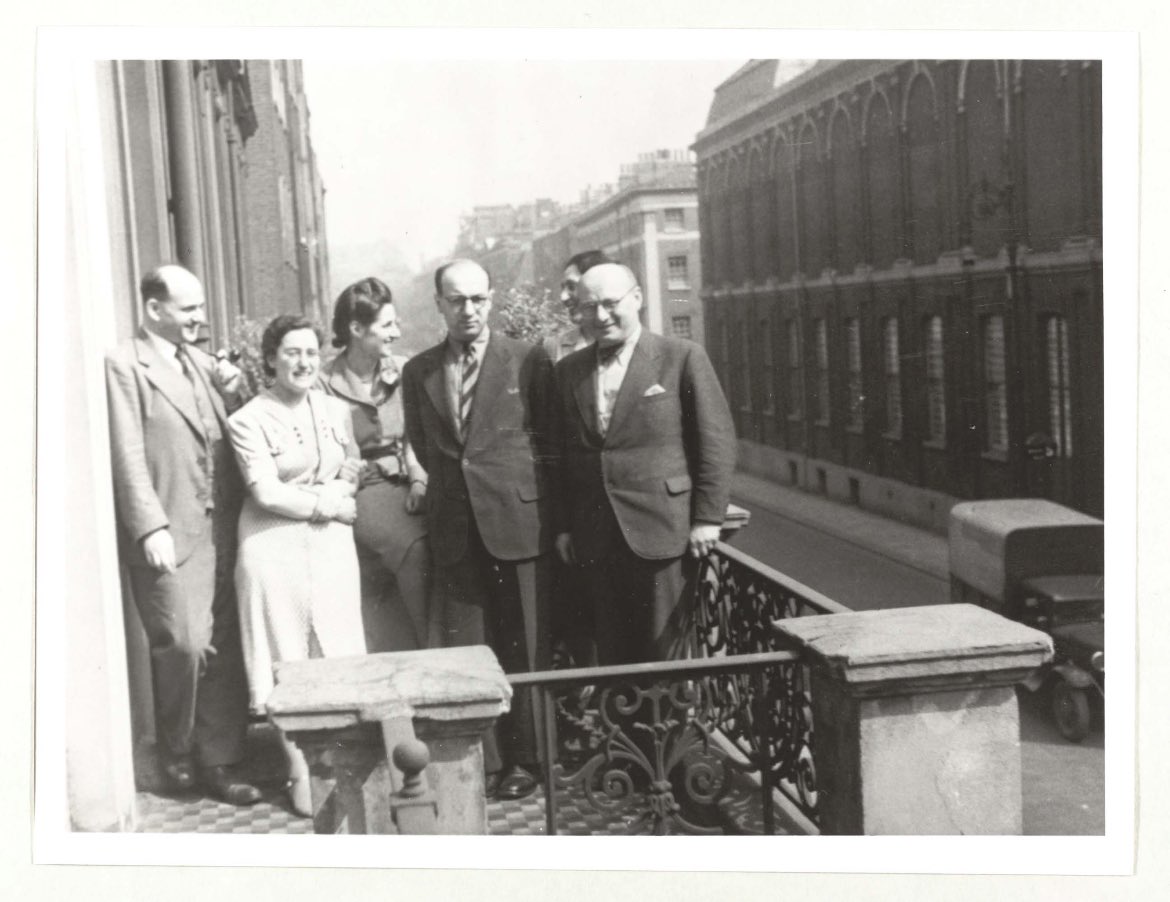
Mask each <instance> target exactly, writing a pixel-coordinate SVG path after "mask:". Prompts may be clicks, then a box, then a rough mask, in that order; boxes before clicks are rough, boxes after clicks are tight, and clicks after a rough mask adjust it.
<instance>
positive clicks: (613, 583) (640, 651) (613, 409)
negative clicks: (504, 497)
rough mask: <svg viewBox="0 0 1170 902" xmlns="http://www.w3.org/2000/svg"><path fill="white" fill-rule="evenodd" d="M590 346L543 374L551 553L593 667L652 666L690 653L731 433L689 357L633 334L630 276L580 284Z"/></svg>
mask: <svg viewBox="0 0 1170 902" xmlns="http://www.w3.org/2000/svg"><path fill="white" fill-rule="evenodd" d="M578 304H579V305H580V307H581V309H582V311H583V313H584V316H585V318H586V321H587V322H588V324H589V326H590V327H591V328H592V330H593V332H594V333H595V334H596V336H597V344H596V345H595V346H590V347H586V348H583V349H581V350H579V351H576V352H575V353H573V354H571V355H569V356H568V357H566V358H564V359H563V360H562V361H560V363H558V364H557V368H556V375H557V386H558V396H559V397H558V408H559V415H560V417H559V421H560V436H561V441H562V447H561V491H562V503H561V504H560V505H559V506H558V509H559V523H558V535H557V538H556V544H557V552H558V554H559V555H560V556H561V558H562V559H563V560H565V561H566V562H576V563H578V564H581V565H583V567H584V569H585V572H586V573H587V576H588V581H589V586H590V591H591V594H592V597H593V608H594V616H595V626H596V630H597V649H598V659H599V662H600V663H601V664H602V665H607V664H628V663H635V662H639V661H655V660H666V659H669V658H671V657H673V656H676V655H677V654H678V653H679V652H680V651H681V650H682V649H683V648H684V647H685V646H686V645H687V643H688V642H689V641H690V637H689V619H690V614H691V606H692V598H693V590H694V585H693V583H694V579H693V577H694V574H695V572H696V571H697V566H696V565H697V562H698V560H699V559H700V558H701V557H703V556H704V555H705V554H707V552H708V551H710V550H711V548H712V546H713V545H714V544H715V542H716V541H717V540H718V538H719V530H720V525H721V524H722V523H723V519H724V514H725V512H726V509H727V502H728V498H729V495H730V491H731V477H732V474H733V472H734V469H735V455H736V448H735V430H734V425H733V423H732V420H731V413H730V411H729V410H728V407H727V401H726V399H725V398H724V395H723V391H722V389H721V388H720V386H719V382H718V379H717V377H716V375H715V371H714V369H713V368H712V366H711V363H710V360H709V359H708V357H707V354H706V352H705V351H704V350H703V348H702V347H701V346H700V345H698V344H695V343H694V342H690V341H686V340H684V339H680V338H667V337H664V336H661V335H655V334H653V333H651V332H648V331H646V330H644V329H643V328H642V326H641V323H640V321H639V312H640V311H641V308H642V293H641V289H640V288H639V287H638V284H637V281H636V279H635V278H634V275H633V273H632V272H631V271H630V270H629V269H628V268H626V267H625V266H622V265H620V264H616V263H607V264H602V265H600V266H595V267H593V268H591V269H590V270H589V271H588V272H586V273H585V274H584V275H583V276H582V278H581V282H580V284H579V286H578Z"/></svg>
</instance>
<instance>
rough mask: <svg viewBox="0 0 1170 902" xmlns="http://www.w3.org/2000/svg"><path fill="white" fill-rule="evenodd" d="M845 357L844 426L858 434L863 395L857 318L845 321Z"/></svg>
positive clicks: (861, 423) (862, 409)
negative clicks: (846, 377)
mask: <svg viewBox="0 0 1170 902" xmlns="http://www.w3.org/2000/svg"><path fill="white" fill-rule="evenodd" d="M845 356H846V358H847V359H846V363H847V364H848V379H849V409H848V410H847V411H846V412H845V416H846V420H845V425H846V427H848V428H849V429H852V430H856V431H858V432H860V431H861V430H862V429H863V428H864V427H865V395H864V394H863V393H862V383H861V321H860V320H859V319H858V318H857V317H851V318H850V319H847V320H845Z"/></svg>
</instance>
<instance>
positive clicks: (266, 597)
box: [228, 314, 366, 816]
mask: <svg viewBox="0 0 1170 902" xmlns="http://www.w3.org/2000/svg"><path fill="white" fill-rule="evenodd" d="M261 351H262V353H263V358H264V368H265V372H266V373H267V374H268V375H269V376H270V377H272V379H273V383H272V386H271V388H268V389H266V390H265V391H263V392H261V393H260V394H259V395H257V396H256V397H255V398H253V399H252V400H251V401H250V402H248V404H246V405H245V406H244V407H243V408H242V409H240V410H239V411H238V412H237V413H235V414H234V415H233V416H232V417H231V418H230V419H229V420H228V424H229V427H230V431H231V439H232V446H233V447H234V448H235V452H236V457H237V459H238V460H239V463H240V471H241V474H242V475H243V478H244V481H245V483H246V484H247V486H248V497H247V498H246V499H245V501H244V506H243V509H242V511H241V512H240V530H239V536H240V538H239V543H240V544H239V555H238V557H237V560H236V591H237V594H238V596H239V604H240V633H241V638H242V640H243V646H244V660H245V664H246V666H247V671H248V685H249V689H250V692H251V703H252V707H253V709H254V710H263V706H264V703H265V702H266V701H267V698H268V695H269V693H270V692H271V691H272V689H273V667H274V665H275V664H277V663H278V662H280V661H294V660H302V659H304V658H314V657H333V656H338V655H360V654H365V652H366V646H365V637H364V632H363V629H362V617H361V592H360V586H359V578H358V563H357V553H356V550H355V548H354V542H353V522H354V519H355V517H356V506H355V502H354V492H355V484H356V481H357V478H358V474H359V472H360V469H361V459H360V457H359V456H358V448H357V445H356V443H355V442H354V440H353V437H352V433H351V429H350V414H349V407H348V406H347V405H346V404H345V403H344V402H342V401H339V400H337V399H335V398H330V397H328V396H327V395H325V394H324V393H322V392H320V391H317V390H314V389H313V385H314V384H315V383H316V381H317V377H318V370H319V366H320V336H319V334H318V333H317V330H316V328H315V327H314V326H313V324H312V323H311V322H309V321H308V320H307V319H305V318H304V317H301V316H297V315H287V314H286V315H282V316H278V317H276V318H275V319H274V320H273V321H272V322H271V323H269V324H268V328H266V329H265V330H264V336H263V338H262V340H261ZM284 745H285V752H286V754H287V755H288V759H289V795H290V799H291V801H292V807H293V809H294V810H295V811H296V812H297V813H298V814H302V815H306V816H307V815H309V814H311V803H310V799H309V773H308V767H307V765H306V762H305V759H304V756H303V755H302V754H301V753H300V752H299V751H298V750H297V749H296V747H295V746H293V745H292V744H291V743H290V742H288V741H287V740H286V741H285V743H284Z"/></svg>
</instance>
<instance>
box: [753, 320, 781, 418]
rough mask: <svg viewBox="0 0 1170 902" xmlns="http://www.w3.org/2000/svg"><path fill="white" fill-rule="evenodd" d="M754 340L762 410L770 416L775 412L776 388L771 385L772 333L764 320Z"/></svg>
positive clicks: (772, 363)
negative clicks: (758, 351)
mask: <svg viewBox="0 0 1170 902" xmlns="http://www.w3.org/2000/svg"><path fill="white" fill-rule="evenodd" d="M756 340H757V341H758V342H759V343H760V367H759V369H758V370H757V373H758V374H759V385H760V392H761V393H762V395H763V399H762V400H763V410H764V413H769V414H771V413H775V412H776V388H775V386H774V385H773V384H772V367H773V366H774V362H773V357H774V355H773V353H772V332H771V330H770V329H769V328H768V321H767V320H766V319H762V320H760V325H759V330H758V331H757V332H756Z"/></svg>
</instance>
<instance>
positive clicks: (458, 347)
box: [447, 326, 491, 360]
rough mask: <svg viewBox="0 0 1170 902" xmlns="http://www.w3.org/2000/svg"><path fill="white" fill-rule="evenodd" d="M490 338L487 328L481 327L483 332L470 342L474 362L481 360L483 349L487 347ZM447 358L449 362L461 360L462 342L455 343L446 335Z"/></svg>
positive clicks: (489, 331)
mask: <svg viewBox="0 0 1170 902" xmlns="http://www.w3.org/2000/svg"><path fill="white" fill-rule="evenodd" d="M490 337H491V330H490V329H488V327H487V326H484V327H483V331H482V332H480V333H479V335H477V336H476V337H475V338H474V339H472V341H471V348H472V350H473V351H474V352H475V359H476V360H483V349H484V348H486V347H487V343H488V339H489V338H490ZM447 358H448V359H449V360H462V359H463V342H461V341H456V340H455V339H454V338H452V337H451V335H450V333H448V334H447Z"/></svg>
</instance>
